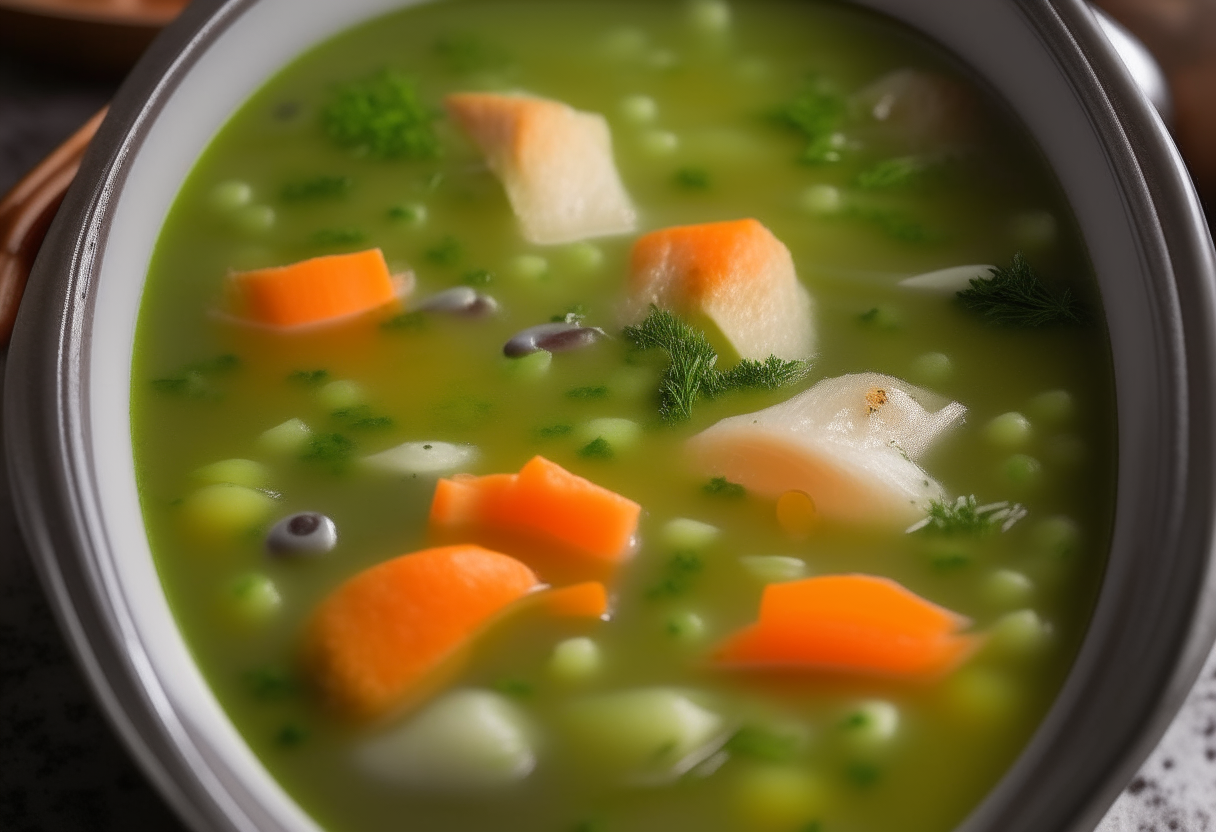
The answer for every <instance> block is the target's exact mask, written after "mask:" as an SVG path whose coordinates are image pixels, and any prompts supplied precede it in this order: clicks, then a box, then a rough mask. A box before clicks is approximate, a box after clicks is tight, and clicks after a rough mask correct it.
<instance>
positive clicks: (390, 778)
mask: <svg viewBox="0 0 1216 832" xmlns="http://www.w3.org/2000/svg"><path fill="white" fill-rule="evenodd" d="M531 734H532V729H531V726H530V725H529V720H528V717H527V715H526V714H524V712H523V711H522V710H520V708H519V707H518V706H517V705H515V703H513V702H511V701H510V700H508V699H507V698H506V697H504V696H502V695H500V694H497V693H493V692H491V691H487V690H475V689H464V690H456V691H452V692H451V693H448V694H446V695H444V696H443V697H442V698H440V699H438V700H436V701H435V702H433V703H431V704H430V705H429V706H427V707H426V708H425V709H424V710H423V711H421V712H420V713H418V714H416V715H415V716H413V717H412V718H411V719H410V720H409V721H408V722H406V723H405V724H404V725H402V726H401V727H399V728H396V729H395V730H392V731H390V732H389V733H386V734H383V735H381V736H378V737H375V738H373V739H370V740H367V741H365V742H364V743H362V744H361V745H359V746H358V747H357V748H356V749H355V760H356V763H357V764H358V765H359V767H360V768H362V769H363V770H364V771H366V772H367V773H368V774H370V775H371V776H372V777H375V778H376V779H379V780H383V781H387V782H389V783H394V784H400V785H406V786H412V787H414V788H423V789H434V790H437V791H443V792H467V791H484V790H487V789H497V788H501V787H504V786H508V785H510V784H512V783H515V782H518V781H520V780H523V779H524V778H526V777H527V776H528V775H529V774H531V773H532V771H533V769H535V768H536V753H535V751H534V749H533V744H532V741H531V739H530V735H531Z"/></svg>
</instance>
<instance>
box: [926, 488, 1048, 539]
mask: <svg viewBox="0 0 1216 832" xmlns="http://www.w3.org/2000/svg"><path fill="white" fill-rule="evenodd" d="M1025 516H1026V509H1025V508H1024V507H1023V506H1022V505H1020V504H1019V503H1011V502H1009V501H1008V500H1002V501H1000V502H999V503H988V504H986V505H980V504H979V501H978V500H977V499H975V495H974V494H972V495H970V496H967V497H959V498H958V499H957V500H955V501H954V502H953V503H950V502H948V501H945V500H942V501H939V500H933V501H932V502H931V503H929V513H928V516H927V517H925V518H924V519H923V520H920V521H919V522H916V523H913V524H912V525H911V526H909V527H908V534H912V533H913V532H919V531H923V530H928V531H934V532H939V533H941V534H987V533H989V532H993V531H996V530H998V529H999V530H1000V531H1002V532H1007V531H1009V530H1010V529H1011V528H1013V524H1014V523H1016V522H1018V521H1019V520H1021V519H1022V518H1023V517H1025Z"/></svg>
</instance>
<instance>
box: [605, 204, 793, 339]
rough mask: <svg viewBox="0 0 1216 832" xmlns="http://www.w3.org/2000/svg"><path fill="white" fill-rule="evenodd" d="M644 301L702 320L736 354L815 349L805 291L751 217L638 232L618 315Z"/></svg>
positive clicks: (782, 251) (636, 316)
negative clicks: (624, 299)
mask: <svg viewBox="0 0 1216 832" xmlns="http://www.w3.org/2000/svg"><path fill="white" fill-rule="evenodd" d="M652 305H654V306H658V307H660V308H662V309H670V310H671V311H673V312H675V313H676V314H678V315H680V316H681V317H687V318H689V319H691V320H692V321H693V322H695V323H697V324H705V325H707V328H708V329H710V330H711V331H710V332H709V335H710V338H711V340H721V341H724V342H725V344H726V345H727V346H729V347H730V348H731V349H732V350H733V351H734V352H735V353H736V356H737V357H738V358H752V359H756V360H757V361H762V360H764V359H765V358H768V357H769V356H770V355H775V356H777V357H778V358H784V359H788V360H792V361H801V360H805V359H807V358H809V357H810V356H811V354H812V353H813V352H814V351H815V319H814V304H813V303H812V300H811V295H810V292H808V291H807V289H806V287H804V286H803V285H802V284H801V283H800V282H799V281H798V275H797V274H796V273H795V271H794V259H793V257H791V256H790V251H789V249H788V248H786V247H785V244H784V243H782V242H781V241H780V240H778V239H777V238H776V237H775V236H773V233H772V232H771V231H769V230H768V229H767V228H765V227H764V226H763V225H762V224H761V223H760V222H758V221H757V220H754V219H742V220H731V221H728V222H709V223H702V224H700V225H680V226H674V227H671V228H662V229H659V230H658V231H652V232H650V233H649V234H646V235H644V236H642V237H641V238H639V239H638V241H637V242H636V243H634V246H633V253H632V255H631V258H630V275H629V299H628V302H627V305H626V317H627V318H628V319H629V320H631V321H633V320H640V319H641V318H643V317H645V315H646V313H647V311H648V310H649V308H650V307H651V306H652ZM714 330H716V332H715V331H714ZM715 335H720V336H721V337H720V338H719V339H715V337H714V336H715Z"/></svg>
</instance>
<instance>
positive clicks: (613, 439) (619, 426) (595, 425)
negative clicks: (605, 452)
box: [577, 417, 642, 451]
mask: <svg viewBox="0 0 1216 832" xmlns="http://www.w3.org/2000/svg"><path fill="white" fill-rule="evenodd" d="M577 436H578V439H579V441H581V442H594V441H595V440H596V439H603V440H604V441H605V442H607V443H608V444H609V445H611V446H612V450H613V451H626V450H628V449H630V448H632V447H633V446H635V445H637V444H638V441H639V440H641V438H642V426H641V425H639V424H638V423H637V422H635V421H633V420H632V419H617V418H611V417H603V418H600V419H592V420H591V421H589V422H586V423H585V424H583V425H580V426H579V429H578V435H577Z"/></svg>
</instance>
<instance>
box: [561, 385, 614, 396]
mask: <svg viewBox="0 0 1216 832" xmlns="http://www.w3.org/2000/svg"><path fill="white" fill-rule="evenodd" d="M566 398H569V399H606V398H608V388H607V387H603V386H600V387H575V388H574V389H572V390H567V391H566Z"/></svg>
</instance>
